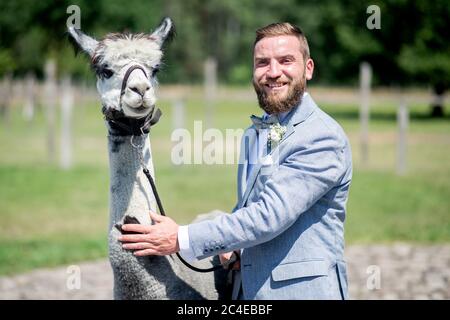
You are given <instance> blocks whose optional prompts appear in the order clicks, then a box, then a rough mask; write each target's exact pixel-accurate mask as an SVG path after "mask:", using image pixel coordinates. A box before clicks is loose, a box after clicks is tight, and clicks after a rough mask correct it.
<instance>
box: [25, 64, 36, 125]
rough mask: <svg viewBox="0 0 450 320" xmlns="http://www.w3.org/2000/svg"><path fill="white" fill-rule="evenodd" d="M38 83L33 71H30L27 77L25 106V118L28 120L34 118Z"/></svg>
mask: <svg viewBox="0 0 450 320" xmlns="http://www.w3.org/2000/svg"><path fill="white" fill-rule="evenodd" d="M35 84H36V78H35V76H34V74H33V73H32V72H28V73H27V75H26V77H25V103H24V106H23V113H22V115H23V118H24V119H25V121H27V122H31V121H32V120H33V118H34V109H35V103H36V102H35V100H36V97H35V94H34V86H35Z"/></svg>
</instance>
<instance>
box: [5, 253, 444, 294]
mask: <svg viewBox="0 0 450 320" xmlns="http://www.w3.org/2000/svg"><path fill="white" fill-rule="evenodd" d="M346 261H347V264H348V273H349V275H348V277H349V294H350V298H351V299H450V245H448V244H447V245H435V246H414V245H410V244H395V245H391V246H386V245H369V246H367V245H366V246H363V245H358V246H349V247H348V248H347V249H346ZM112 287H113V277H112V272H111V267H110V265H109V262H108V260H107V259H103V260H98V261H89V262H84V263H80V264H75V265H68V266H62V267H58V268H54V269H39V270H35V271H32V272H29V273H26V274H21V275H16V276H13V277H0V299H38V300H40V299H56V300H59V299H68V300H74V299H76V300H78V299H87V300H98V299H101V300H109V299H112V298H113V294H112Z"/></svg>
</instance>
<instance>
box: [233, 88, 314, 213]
mask: <svg viewBox="0 0 450 320" xmlns="http://www.w3.org/2000/svg"><path fill="white" fill-rule="evenodd" d="M316 107H317V106H316V104H315V102H314V101H313V99H312V98H311V96H310V95H309V94H307V95H304V96H303V98H302V102H301V104H300V106H298V107H296V108H295V109H294V110H292V112H291V113H290V114H289V115H288V116H287V118H286V119H285V121H283V122H284V123H286V126H287V130H286V133H285V134H284V136H283V138H282V139H281V141H280V143H279V144H278V145H277V146H276V147H275V148H274V149H272V150H271V151H270V153H269V154H268V155H267V156H270V157H272V156H273V153H274V151H276V150H278V148H279V147H280V145H281V144H282V143H283V142H284V141H286V139H287V138H289V136H291V135H292V134H293V133H294V132H295V130H296V126H297V125H298V124H299V123H301V122H303V121H305V120H306V119H307V118H308V117H309V116H310V115H311V114H312V113H313V112H314V109H315V108H316ZM251 131H253V132H256V130H251ZM252 137H253V139H250V140H251V143H250V144H249V149H247V151H246V152H247V153H246V157H245V158H246V162H245V165H244V167H243V170H244V172H243V173H242V174H241V181H240V183H241V187H242V189H241V190H245V193H244V195H243V196H242V200H241V201H240V203H239V208H241V207H243V206H244V205H245V203H246V202H247V199H248V197H249V195H250V192H251V191H252V189H253V187H254V185H255V182H256V178H257V177H258V175H259V173H260V171H261V167H262V163H259V162H258V163H257V164H255V165H254V167H253V169H252V171H251V173H250V177H249V179H248V182H247V185H246V186H245V182H246V177H247V166H248V158H249V155H248V152H251V151H252V150H254V149H252V148H253V145H254V143H256V142H257V139H256V137H257V135H256V133H253V136H252Z"/></svg>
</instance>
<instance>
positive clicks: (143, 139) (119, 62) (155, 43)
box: [69, 18, 227, 300]
mask: <svg viewBox="0 0 450 320" xmlns="http://www.w3.org/2000/svg"><path fill="white" fill-rule="evenodd" d="M172 30H173V23H172V20H171V19H170V18H165V19H163V21H162V22H161V24H160V25H159V26H158V27H157V28H156V30H155V31H154V32H153V33H151V34H117V33H115V34H108V35H106V37H105V38H104V39H103V40H101V41H97V40H95V39H94V38H92V37H90V36H88V35H86V34H84V33H83V32H82V31H81V30H79V29H74V28H73V27H69V36H70V38H71V40H72V42H74V44H75V45H76V47H79V48H81V49H82V51H84V52H85V53H87V54H88V55H89V57H90V58H91V62H92V67H93V69H94V70H95V72H96V74H97V90H98V92H99V94H100V97H101V103H102V107H103V108H102V111H103V113H104V115H105V119H106V120H107V121H106V125H107V128H108V132H109V135H108V152H109V162H110V221H109V260H110V263H111V267H112V270H113V274H114V298H115V299H213V300H216V299H223V298H225V295H226V294H227V293H226V290H227V289H226V280H227V275H226V271H225V270H219V271H215V272H214V273H196V272H194V271H191V270H190V269H188V268H187V267H186V266H184V265H182V264H181V263H180V262H179V261H178V259H177V258H174V257H172V256H167V257H165V256H163V257H161V256H149V257H135V256H134V255H133V254H132V252H130V251H129V250H123V249H122V245H121V243H120V242H119V241H118V240H117V238H118V237H119V236H120V234H121V231H120V230H121V229H120V225H122V224H124V223H136V222H137V223H142V224H151V223H152V221H151V220H150V217H149V211H150V210H151V211H153V212H156V201H155V197H154V195H153V193H152V191H151V188H150V185H149V183H148V181H147V179H146V177H145V175H144V174H143V172H142V162H143V163H144V164H145V166H146V167H147V168H148V170H149V171H150V173H151V175H152V177H154V168H153V161H152V152H151V146H150V140H149V136H148V134H147V133H148V131H149V128H147V129H148V130H147V131H140V130H139V127H141V126H142V125H143V124H144V123H145V124H147V125H148V124H150V125H153V124H154V123H156V122H157V121H158V118H159V116H160V114H161V112H160V111H159V109H157V108H156V107H155V103H156V92H155V90H156V87H157V79H156V73H157V72H158V69H159V66H160V64H161V60H162V56H163V51H162V46H163V45H164V43H165V41H166V40H167V39H168V38H169V37H170V35H171V33H172ZM124 78H125V79H124ZM117 117H119V118H120V119H119V120H120V121H114V120H113V121H109V120H111V119H116V120H117V119H118V118H117ZM121 124H122V125H121ZM123 124H125V127H123ZM124 128H125V129H127V128H134V129H133V130H134V131H133V130H131V131H132V132H133V134H131V133H130V132H127V130H125V132H124ZM132 136H133V138H132V139H133V140H132V139H131V137H132ZM132 144H133V145H132ZM136 146H140V147H141V148H142V149H141V150H139V149H137V148H136ZM141 152H142V153H141ZM140 157H142V158H140ZM141 161H142V162H141ZM118 226H119V227H118ZM212 264H214V265H217V264H218V259H217V257H215V258H214V259H204V260H202V261H200V262H199V263H196V266H198V267H201V268H207V267H211V265H212Z"/></svg>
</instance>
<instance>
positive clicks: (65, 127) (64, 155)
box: [60, 75, 73, 170]
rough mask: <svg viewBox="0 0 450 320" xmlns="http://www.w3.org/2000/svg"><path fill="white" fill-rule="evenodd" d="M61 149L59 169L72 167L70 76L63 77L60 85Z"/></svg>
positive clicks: (71, 96)
mask: <svg viewBox="0 0 450 320" xmlns="http://www.w3.org/2000/svg"><path fill="white" fill-rule="evenodd" d="M60 103H61V148H60V152H61V154H60V167H61V168H62V169H64V170H67V169H70V167H71V166H72V109H73V92H72V84H71V80H70V76H68V75H66V76H64V78H63V80H62V83H61V101H60Z"/></svg>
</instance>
